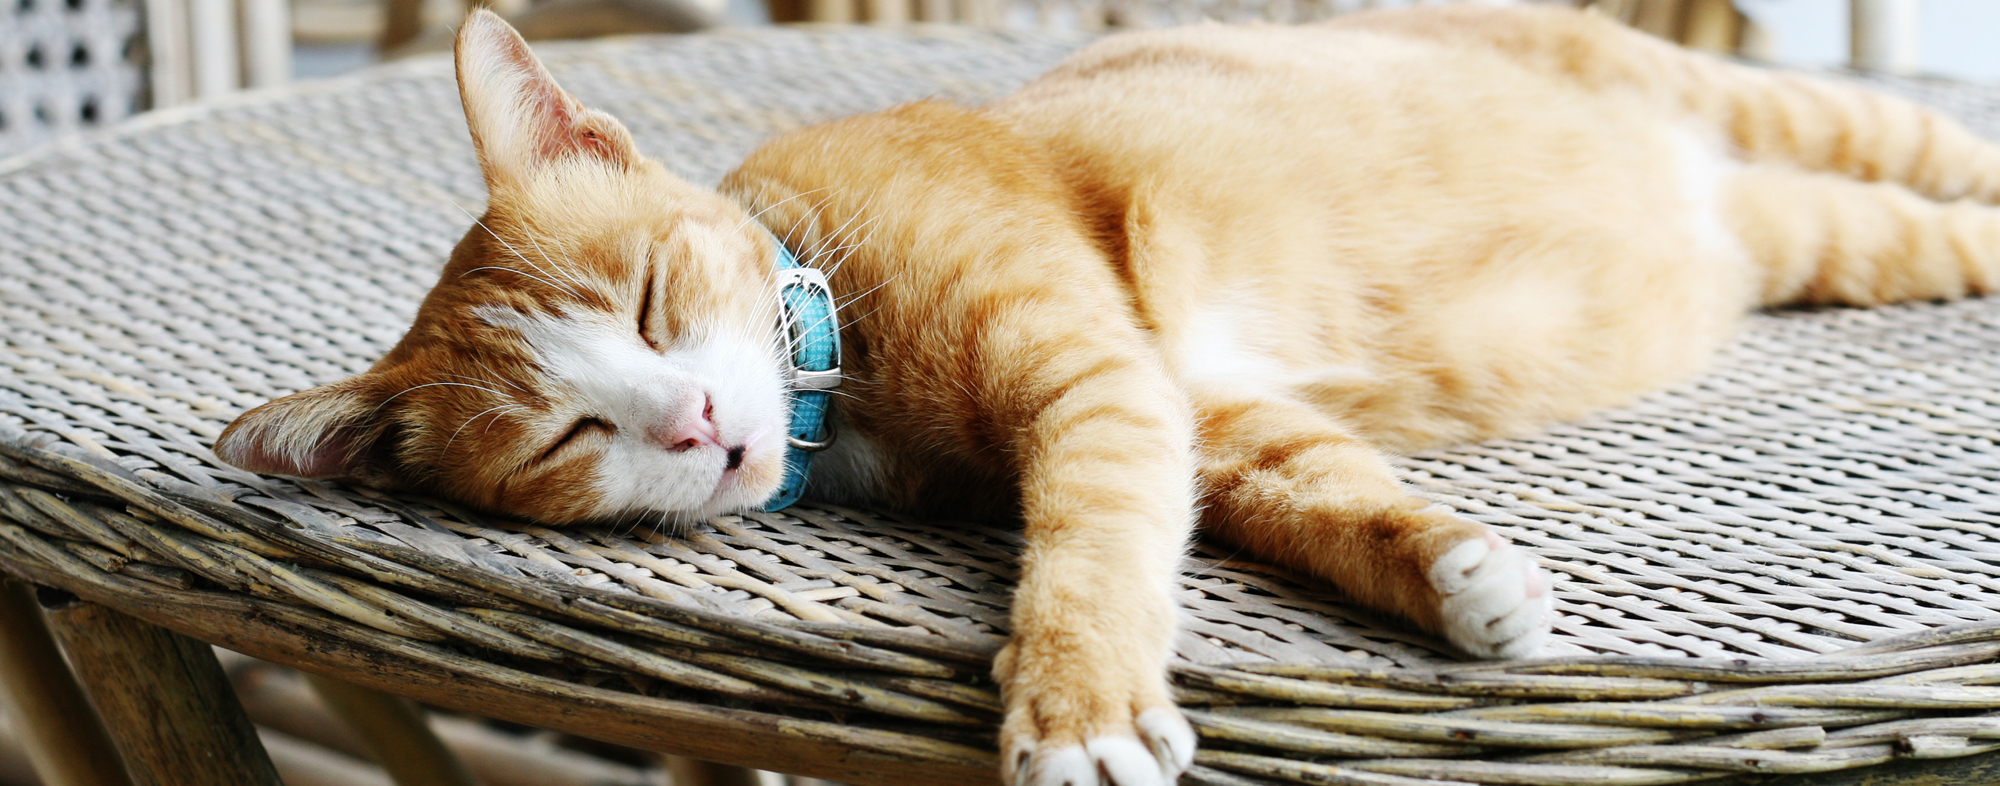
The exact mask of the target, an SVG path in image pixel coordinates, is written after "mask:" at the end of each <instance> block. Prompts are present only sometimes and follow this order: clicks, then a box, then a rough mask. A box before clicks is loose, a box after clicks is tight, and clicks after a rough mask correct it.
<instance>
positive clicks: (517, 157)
mask: <svg viewBox="0 0 2000 786" xmlns="http://www.w3.org/2000/svg"><path fill="white" fill-rule="evenodd" d="M455 54H456V57H457V63H458V97H459V100H461V101H463V102H464V104H465V120H466V123H467V124H468V125H470V126H471V128H472V143H473V145H474V146H475V147H477V148H478V149H479V166H480V168H481V169H483V170H484V171H485V173H486V184H487V187H488V188H489V189H490V188H492V187H494V186H497V185H503V184H505V183H508V182H514V181H518V180H519V179H521V178H523V177H526V176H527V175H529V174H530V173H532V172H534V171H535V170H536V169H537V168H540V167H542V166H546V165H548V164H550V163H554V162H556V161H560V160H562V159H565V158H572V157H586V158H590V159H595V160H598V161H601V162H604V163H606V164H611V165H613V166H617V167H621V168H623V167H630V166H632V165H633V164H635V163H637V162H638V161H639V153H638V150H637V148H635V147H633V145H632V135H631V134H630V133H629V132H627V131H626V130H625V126H624V125H622V124H620V123H619V122H618V120H617V119H616V118H613V117H612V116H610V115H608V114H605V113H603V112H600V111H598V110H595V109H591V108H589V107H586V106H584V105H583V103H582V102H580V101H578V100H576V98H575V97H574V96H571V95H570V94H569V93H567V92H564V91H563V89H562V87H561V86H559V85H557V84H556V80H555V78H554V77H551V76H549V71H548V69H546V68H543V67H542V61H541V60H538V59H536V58H535V53H534V52H532V51H529V49H528V42H526V41H523V40H521V34H520V33H517V32H514V28H513V27H510V26H508V24H507V23H506V22H505V21H502V20H501V19H500V17H499V16H497V15H495V14H494V13H493V12H491V11H488V10H485V9H479V10H476V11H473V12H472V13H471V14H470V15H468V16H466V18H465V25H464V26H463V27H460V28H459V29H458V43H457V47H456V52H455Z"/></svg>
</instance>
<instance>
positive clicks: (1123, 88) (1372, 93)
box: [988, 7, 1647, 149]
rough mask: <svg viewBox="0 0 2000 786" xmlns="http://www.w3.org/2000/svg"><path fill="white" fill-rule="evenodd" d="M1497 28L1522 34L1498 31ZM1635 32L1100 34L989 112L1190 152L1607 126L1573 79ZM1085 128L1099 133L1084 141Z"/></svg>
mask: <svg viewBox="0 0 2000 786" xmlns="http://www.w3.org/2000/svg"><path fill="white" fill-rule="evenodd" d="M1495 28H1500V29H1504V30H1506V31H1510V32H1514V33H1516V34H1514V35H1498V36H1496V35H1495V34H1494V33H1493V30H1494V29H1495ZM1631 37H1632V34H1631V33H1630V32H1629V31H1625V30H1622V29H1620V28H1619V27H1618V26H1617V25H1615V24H1613V23H1610V22H1608V21H1605V20H1602V19H1599V18H1596V17H1595V16H1594V15H1589V14H1583V13H1577V12H1572V11H1566V10H1559V9H1544V8H1506V9H1501V8H1461V7H1435V8H1410V9H1398V10H1395V11H1387V12H1371V13H1361V14H1354V15H1351V16H1347V17H1341V18H1338V19H1335V20H1333V21H1330V22H1327V23H1322V24H1316V25H1271V24H1249V25H1222V24H1214V23H1209V24H1200V25H1191V26H1186V27H1178V28H1168V29H1163V30H1154V31H1144V32H1134V33H1126V34H1122V35H1116V36H1110V37H1107V38H1104V39H1102V40H1100V41H1098V42H1096V43H1094V44H1092V45H1091V46H1089V47H1086V48H1084V49H1083V50H1081V51H1079V52H1077V53H1076V54H1074V55H1072V56H1070V57H1069V58H1068V59H1066V60H1064V61H1063V62H1062V63H1061V64H1059V65H1058V66H1056V67H1055V68H1054V69H1051V70H1050V71H1049V72H1048V73H1046V74H1044V75H1043V76H1042V77H1041V78H1039V79H1037V80H1035V81H1034V82H1032V83H1030V84H1029V85H1028V86H1027V87H1025V88H1023V89H1022V90H1021V91H1019V92H1017V93H1016V94H1014V95H1012V96H1010V97H1008V98H1006V99H1003V100H1001V101H999V102H996V103H995V104H993V105H992V106H990V107H989V108H988V112H989V113H990V114H992V115H994V116H998V117H1003V118H1005V119H1007V120H1008V121H1010V122H1011V124H1013V125H1014V126H1015V127H1016V128H1017V129H1018V130H1021V131H1023V132H1025V133H1028V134H1030V135H1032V136H1036V137H1041V138H1043V139H1045V140H1046V139H1055V140H1057V141H1067V142H1069V143H1072V144H1091V143H1092V142H1093V141H1106V142H1111V143H1112V144H1115V145H1117V146H1119V147H1123V148H1131V147H1135V146H1143V145H1145V144H1146V143H1147V142H1148V141H1150V140H1149V137H1152V136H1155V135H1153V134H1140V135H1138V136H1136V137H1135V136H1133V135H1132V133H1131V132H1132V131H1134V130H1138V129H1137V128H1136V127H1151V128H1153V129H1155V130H1157V131H1158V132H1159V133H1158V134H1157V136H1158V137H1159V138H1160V139H1161V140H1163V141H1165V143H1166V144H1168V146H1170V147H1173V148H1178V149H1187V148H1188V145H1189V142H1190V140H1189V139H1188V138H1187V136H1186V135H1187V134H1188V133H1189V132H1195V133H1197V134H1198V133H1201V132H1203V131H1205V130H1207V129H1214V130H1217V131H1223V132H1235V133H1244V134H1268V133H1269V132H1271V131H1278V130H1285V131H1293V132H1300V131H1303V132H1308V133H1316V134H1317V135H1319V136H1322V137H1324V136H1326V135H1327V134H1330V133H1339V132H1342V131H1344V132H1346V133H1347V134H1348V135H1349V136H1350V137H1352V138H1349V139H1347V140H1345V141H1361V142H1368V141H1375V140H1378V139H1379V140H1383V141H1394V140H1395V137H1381V136H1375V137H1373V138H1372V139H1371V138H1364V137H1361V136H1360V135H1364V134H1367V135H1372V134H1378V133H1379V132H1383V131H1397V132H1411V131H1416V132H1421V131H1423V130H1425V129H1435V130H1445V131H1449V132H1453V133H1456V132H1457V131H1459V129H1458V128H1456V127H1455V126H1454V123H1455V122H1457V121H1459V120H1466V121H1485V122H1493V121H1506V120H1510V119H1516V118H1522V117H1524V116H1525V115H1528V114H1536V115H1545V116H1548V120H1549V121H1551V122H1557V121H1560V120H1561V119H1562V118H1563V116H1565V115H1568V114H1570V113H1571V112H1572V111H1588V112H1591V113H1593V114H1598V115H1602V114H1605V113H1606V107H1604V106H1601V105H1600V104H1605V103H1611V104H1616V103H1619V102H1622V101H1625V100H1627V99H1630V98H1633V96H1629V95H1618V94H1606V93H1605V92H1603V91H1598V90H1593V89H1590V85H1588V84H1587V83H1586V82H1583V81H1580V80H1578V79H1576V78H1575V76H1576V75H1575V73H1574V72H1573V71H1574V69H1575V68H1576V67H1578V65H1579V64H1582V67H1583V68H1586V69H1592V68H1599V67H1603V68H1616V67H1618V66H1619V65H1621V57H1620V53H1619V51H1618V47H1619V45H1620V44H1629V43H1631V41H1630V40H1629V39H1630V38H1631ZM1496 39H1498V40H1497V41H1496ZM1638 103H1641V104H1644V103H1647V102H1645V101H1643V100H1642V101H1639V102H1638ZM1584 105H1589V106H1584ZM1496 112H1497V113H1498V114H1496ZM1612 114H1616V112H1615V110H1614V111H1613V112H1612ZM1600 122H1601V121H1600ZM1092 131H1102V132H1105V133H1102V134H1101V136H1102V139H1101V140H1093V139H1092V138H1091V137H1092V136H1093V135H1092V133H1091V132H1092ZM1176 137H1178V139H1176ZM1166 140H1173V141H1166ZM1301 141H1303V140H1301Z"/></svg>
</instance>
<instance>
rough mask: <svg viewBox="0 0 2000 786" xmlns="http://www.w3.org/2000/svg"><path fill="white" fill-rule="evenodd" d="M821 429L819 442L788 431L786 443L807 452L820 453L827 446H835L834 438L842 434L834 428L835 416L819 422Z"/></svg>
mask: <svg viewBox="0 0 2000 786" xmlns="http://www.w3.org/2000/svg"><path fill="white" fill-rule="evenodd" d="M819 430H820V441H818V442H807V441H805V440H803V439H799V438H798V437H794V436H792V435H791V434H790V433H787V434H785V444H787V445H790V446H792V447H794V448H797V449H799V450H803V451H805V452H807V453H818V452H820V451H822V450H826V449H827V448H830V447H833V438H834V437H837V436H840V435H839V434H837V433H835V432H834V430H833V418H827V419H826V420H825V421H822V422H821V423H820V424H819Z"/></svg>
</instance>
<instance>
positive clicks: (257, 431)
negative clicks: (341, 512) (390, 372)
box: [215, 374, 385, 480]
mask: <svg viewBox="0 0 2000 786" xmlns="http://www.w3.org/2000/svg"><path fill="white" fill-rule="evenodd" d="M380 387H381V386H380V385H378V384H377V383H376V380H375V379H373V375H368V374H364V375H362V376H359V377H354V378H352V379H347V380H343V381H340V382H335V383H333V384H331V385H321V386H319V387H316V388H312V389H310V390H302V391H299V392H297V393H293V394H292V395H289V396H285V397H284V398H280V399H276V400H273V401H270V402H267V403H265V404H264V405H263V406H260V407H257V408H256V409H253V410H250V411H249V412H245V413H243V414H242V415H239V416H237V418H236V422H234V423H231V424H229V428H226V429H223V431H222V436H221V437H219V438H217V439H216V440H215V455H216V457H217V458H220V459H222V460H223V461H227V462H229V463H230V464H233V465H236V466H238V467H241V468H243V469H247V470H250V471H251V472H257V473H261V474H266V475H288V476H291V477H295V478H350V479H359V480H379V477H378V476H379V475H380V474H381V473H380V469H381V468H379V467H377V466H375V464H376V457H377V455H378V451H377V450H376V444H377V443H378V442H379V441H380V440H381V439H382V438H383V433H384V431H385V429H384V428H383V424H382V423H381V422H379V421H380V419H379V417H378V413H379V411H380V409H381V407H380V406H379V403H380V402H379V399H380V396H379V392H378V391H379V389H380Z"/></svg>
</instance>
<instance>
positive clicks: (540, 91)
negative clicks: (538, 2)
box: [492, 30, 619, 161]
mask: <svg viewBox="0 0 2000 786" xmlns="http://www.w3.org/2000/svg"><path fill="white" fill-rule="evenodd" d="M492 35H493V37H494V38H495V39H498V43H497V46H496V47H495V54H497V55H498V56H499V57H500V58H502V59H504V60H505V61H507V64H508V65H509V66H511V67H513V68H515V69H518V70H519V71H520V72H521V73H523V74H526V75H528V78H527V80H526V81H525V87H524V91H525V92H526V93H527V95H524V96H522V97H521V98H522V105H523V107H524V108H525V109H526V110H527V115H528V117H527V118H526V119H527V122H529V123H531V124H533V125H534V134H535V139H536V141H537V144H536V146H535V153H536V154H538V155H540V156H541V157H542V158H544V159H553V158H561V157H564V156H570V155H577V154H582V155H588V156H594V157H596V158H599V159H602V160H605V161H617V160H619V155H618V151H617V150H616V149H614V148H613V147H612V143H611V140H610V139H608V138H606V136H605V134H604V133H603V132H601V131H599V130H598V129H597V128H595V127H594V126H595V123H594V122H593V121H592V119H591V118H589V117H587V116H586V115H587V113H586V111H585V110H584V108H583V105H582V104H580V103H578V102H577V100H576V99H575V98H572V97H570V95H569V94H568V93H565V92H563V89H562V87H561V86H559V85H557V84H556V81H555V78H554V77H552V76H550V75H549V72H548V69H546V68H544V67H542V63H541V61H540V60H538V59H536V58H535V54H534V52H533V51H531V50H529V49H528V45H527V42H525V41H523V40H521V38H520V37H519V36H518V35H514V34H512V33H511V32H510V31H507V30H495V31H493V34H492Z"/></svg>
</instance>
